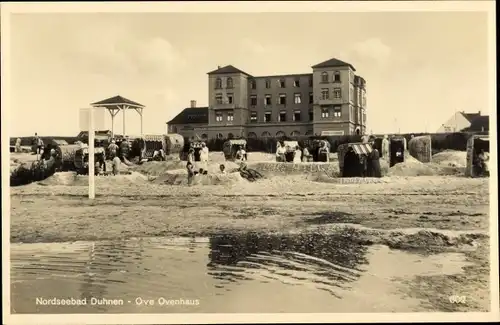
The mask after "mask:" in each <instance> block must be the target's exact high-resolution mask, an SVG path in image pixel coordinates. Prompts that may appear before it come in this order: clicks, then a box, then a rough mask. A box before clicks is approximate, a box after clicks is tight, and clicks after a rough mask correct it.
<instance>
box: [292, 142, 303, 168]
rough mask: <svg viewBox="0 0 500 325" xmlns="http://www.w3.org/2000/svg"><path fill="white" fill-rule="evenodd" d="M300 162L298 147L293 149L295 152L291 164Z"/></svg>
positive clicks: (300, 152) (300, 156)
mask: <svg viewBox="0 0 500 325" xmlns="http://www.w3.org/2000/svg"><path fill="white" fill-rule="evenodd" d="M301 162H302V150H300V147H299V146H296V147H295V151H294V152H293V163H294V164H299V163H301Z"/></svg>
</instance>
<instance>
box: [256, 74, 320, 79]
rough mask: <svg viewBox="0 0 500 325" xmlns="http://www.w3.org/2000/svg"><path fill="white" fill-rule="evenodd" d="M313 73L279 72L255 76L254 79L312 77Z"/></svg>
mask: <svg viewBox="0 0 500 325" xmlns="http://www.w3.org/2000/svg"><path fill="white" fill-rule="evenodd" d="M312 75H313V74H312V73H292V74H277V75H271V76H255V77H253V78H254V79H263V78H265V79H268V78H269V79H270V78H290V77H312Z"/></svg>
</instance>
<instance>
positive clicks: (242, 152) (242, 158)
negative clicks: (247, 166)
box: [236, 146, 247, 161]
mask: <svg viewBox="0 0 500 325" xmlns="http://www.w3.org/2000/svg"><path fill="white" fill-rule="evenodd" d="M246 156H247V153H246V151H245V149H243V146H240V147H239V148H238V151H237V152H236V160H239V161H245V160H246Z"/></svg>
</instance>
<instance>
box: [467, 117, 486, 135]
mask: <svg viewBox="0 0 500 325" xmlns="http://www.w3.org/2000/svg"><path fill="white" fill-rule="evenodd" d="M489 129H490V117H489V116H488V115H484V116H480V115H479V116H476V117H475V118H474V119H472V121H471V123H470V126H469V127H468V128H467V130H468V131H473V132H474V131H476V132H481V131H489Z"/></svg>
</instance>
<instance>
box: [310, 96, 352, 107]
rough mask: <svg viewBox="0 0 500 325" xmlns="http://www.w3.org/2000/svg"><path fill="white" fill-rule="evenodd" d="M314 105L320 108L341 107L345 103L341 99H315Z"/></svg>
mask: <svg viewBox="0 0 500 325" xmlns="http://www.w3.org/2000/svg"><path fill="white" fill-rule="evenodd" d="M316 103H317V104H318V105H321V106H326V105H342V104H345V103H346V102H345V100H344V99H343V98H328V99H322V98H317V99H316Z"/></svg>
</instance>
